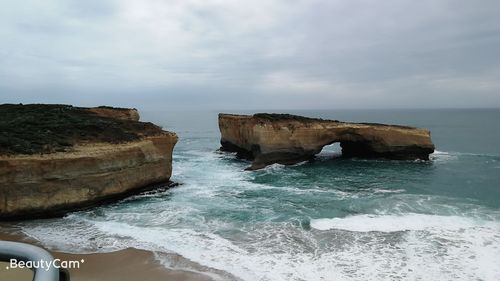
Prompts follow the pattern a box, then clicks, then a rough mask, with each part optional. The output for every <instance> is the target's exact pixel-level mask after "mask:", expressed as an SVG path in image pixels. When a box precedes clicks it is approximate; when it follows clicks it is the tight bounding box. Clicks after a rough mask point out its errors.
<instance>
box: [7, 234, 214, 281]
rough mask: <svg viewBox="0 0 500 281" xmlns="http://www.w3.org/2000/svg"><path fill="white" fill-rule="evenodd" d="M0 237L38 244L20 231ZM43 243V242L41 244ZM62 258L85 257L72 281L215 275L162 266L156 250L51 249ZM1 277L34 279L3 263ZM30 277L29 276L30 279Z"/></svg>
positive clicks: (198, 280)
mask: <svg viewBox="0 0 500 281" xmlns="http://www.w3.org/2000/svg"><path fill="white" fill-rule="evenodd" d="M0 240H4V241H17V242H25V243H30V244H34V245H37V242H36V241H33V240H30V239H28V238H26V237H24V236H23V235H22V234H19V233H4V232H0ZM37 246H40V245H37ZM51 253H52V255H53V256H54V257H55V258H59V259H61V261H73V260H77V261H79V260H82V259H83V260H85V262H84V263H82V264H81V266H80V268H78V269H70V270H69V272H70V277H71V280H72V281H115V280H116V281H137V280H141V281H162V280H168V281H208V280H212V279H211V278H209V277H207V276H204V275H201V274H198V273H193V272H187V271H182V270H170V269H167V268H165V267H164V266H163V265H161V264H160V263H159V262H158V261H157V260H156V259H155V257H154V253H153V252H149V251H144V250H139V249H135V248H128V249H124V250H120V251H116V252H111V253H95V254H70V253H63V252H54V251H51ZM0 265H1V266H0V280H2V281H24V280H30V278H29V277H30V272H29V271H26V270H15V271H13V270H6V269H5V266H4V265H5V264H0ZM26 278H28V279H26Z"/></svg>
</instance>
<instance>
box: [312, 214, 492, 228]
mask: <svg viewBox="0 0 500 281" xmlns="http://www.w3.org/2000/svg"><path fill="white" fill-rule="evenodd" d="M483 226H487V227H497V228H499V229H500V224H498V223H496V222H491V221H482V220H477V219H473V218H465V217H459V216H438V215H424V214H405V215H368V214H366V215H357V216H350V217H345V218H331V219H327V218H323V219H313V220H311V227H312V228H315V229H318V230H329V229H342V230H349V231H357V232H368V231H380V232H394V231H405V230H425V229H429V228H435V229H446V230H460V229H463V228H472V227H483Z"/></svg>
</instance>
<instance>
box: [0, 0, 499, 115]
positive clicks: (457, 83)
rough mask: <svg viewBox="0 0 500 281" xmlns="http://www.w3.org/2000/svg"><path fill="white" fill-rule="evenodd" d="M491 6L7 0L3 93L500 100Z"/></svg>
mask: <svg viewBox="0 0 500 281" xmlns="http://www.w3.org/2000/svg"><path fill="white" fill-rule="evenodd" d="M498 10H500V3H498V2H497V1H493V0H483V1H476V2H471V1H464V0H461V1H451V0H449V1H448V0H440V1H431V0H427V1H418V2H415V1H409V0H408V1H383V2H380V1H327V0H311V1H309V0H295V1H278V0H275V1H265V0H262V1H254V2H252V3H250V2H247V1H245V2H240V3H235V2H234V1H201V2H200V1H195V0H185V1H154V0H150V1H135V0H126V1H97V0H95V1H76V0H74V1H63V2H59V1H44V3H43V5H42V4H40V3H39V2H36V1H32V2H31V3H30V5H27V4H26V3H24V2H23V3H20V2H19V3H15V2H12V3H9V4H7V3H4V4H2V8H1V9H0V91H1V92H2V94H1V96H0V102H68V103H80V104H81V103H85V104H104V103H108V104H116V103H117V102H118V103H121V104H120V105H126V106H130V105H132V106H134V104H135V106H136V107H140V106H141V105H143V106H152V107H154V106H162V105H165V106H168V107H185V108H204V107H208V108H217V107H221V108H222V107H224V108H231V107H234V108H239V109H241V108H245V107H253V108H275V109H280V108H283V109H286V108H305V107H309V108H324V107H325V106H329V105H333V107H363V108H366V107H448V106H458V107H466V106H474V107H475V106H478V107H485V106H486V107H491V106H500V93H499V91H500V85H499V84H498V83H497V82H496V81H497V80H498V77H499V76H498V75H500V18H498V16H497V15H496V12H497V11H498ZM485 85H489V86H485ZM450 101H451V102H450Z"/></svg>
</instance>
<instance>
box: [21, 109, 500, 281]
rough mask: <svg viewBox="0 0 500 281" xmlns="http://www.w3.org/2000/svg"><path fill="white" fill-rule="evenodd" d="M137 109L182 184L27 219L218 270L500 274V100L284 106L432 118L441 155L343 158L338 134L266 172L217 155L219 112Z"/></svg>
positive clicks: (328, 275) (69, 238)
mask: <svg viewBox="0 0 500 281" xmlns="http://www.w3.org/2000/svg"><path fill="white" fill-rule="evenodd" d="M226 112H227V113H256V112H262V111H258V110H257V111H252V112H248V111H247V112H243V111H233V112H230V111H226ZM265 112H270V111H269V110H267V111H265ZM273 112H280V111H273ZM141 113H142V115H141V117H142V120H145V121H152V122H155V123H157V124H160V125H162V126H163V127H164V128H165V129H167V130H172V131H174V132H176V133H177V134H178V136H179V142H178V144H177V145H176V147H175V150H174V159H173V176H172V180H173V181H176V182H179V183H181V185H180V186H178V187H175V188H172V189H170V190H166V191H160V192H146V193H143V194H140V195H136V196H133V197H131V198H128V199H125V200H123V201H120V202H117V203H114V204H111V205H107V206H102V207H98V208H94V209H92V210H88V211H82V212H76V213H72V214H69V215H67V216H66V217H64V218H58V219H48V220H38V221H33V222H23V223H20V224H19V227H21V228H22V230H23V231H24V232H25V233H26V234H27V235H29V236H31V237H34V238H36V239H38V240H40V241H41V242H42V243H43V244H44V245H46V246H47V247H50V248H53V249H58V250H63V251H67V252H79V253H82V252H105V251H113V250H117V249H122V248H127V247H136V248H140V249H146V250H152V251H154V252H155V253H156V256H157V258H158V259H159V260H160V261H161V262H162V263H163V264H164V265H165V266H166V267H169V268H176V269H179V268H181V269H186V270H191V271H201V272H205V273H206V274H209V275H211V276H212V277H214V278H215V279H217V280H233V279H239V280H273V281H274V280H276V281H279V280H500V110H498V109H481V110H480V109H440V110H437V109H434V110H430V109H429V110H324V111H287V113H293V114H299V115H304V116H310V117H320V118H328V119H338V120H342V121H355V122H358V121H359V122H361V121H364V122H378V123H389V124H404V125H411V126H418V127H423V128H427V129H429V130H430V131H431V134H432V139H433V142H434V144H435V145H436V152H435V153H434V154H432V155H431V160H430V161H383V160H362V159H342V158H340V157H339V155H340V147H339V146H338V145H335V144H334V145H331V146H328V147H325V149H324V150H323V151H322V152H321V153H320V154H319V155H318V156H317V159H316V160H315V161H314V162H312V163H300V164H297V165H293V166H282V165H271V166H268V167H267V168H265V169H262V170H259V171H244V168H246V167H247V166H249V162H246V161H242V160H237V159H235V157H234V155H233V154H229V153H221V152H219V151H218V148H219V146H220V144H219V141H220V134H219V131H218V127H217V112H215V111H212V112H209V111H203V112H202V111H199V112H194V111H193V112H170V111H164V112H160V111H158V112H153V111H144V110H143V111H142V112H141Z"/></svg>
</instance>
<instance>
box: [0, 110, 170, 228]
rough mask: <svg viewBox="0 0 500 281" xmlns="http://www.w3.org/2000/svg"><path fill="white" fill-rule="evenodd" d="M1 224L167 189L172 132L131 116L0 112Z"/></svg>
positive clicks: (134, 113)
mask: <svg viewBox="0 0 500 281" xmlns="http://www.w3.org/2000/svg"><path fill="white" fill-rule="evenodd" d="M0 115H1V116H2V119H1V120H0V219H2V220H6V219H32V218H40V217H51V216H58V215H62V214H64V213H66V212H68V211H74V210H79V209H82V208H87V207H89V206H93V205H97V204H100V203H102V202H104V201H110V200H116V199H120V198H123V197H124V196H126V195H129V194H133V193H137V192H140V191H142V190H145V189H148V188H151V187H152V186H154V185H156V184H166V183H168V182H169V179H170V176H171V173H172V150H173V148H174V145H175V144H176V142H177V136H176V134H175V133H172V132H167V131H163V130H162V129H161V128H160V127H158V126H156V125H154V124H152V123H146V122H139V121H138V120H139V114H138V112H137V110H135V109H120V108H111V107H99V108H82V107H73V106H69V105H12V104H4V105H0Z"/></svg>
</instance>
